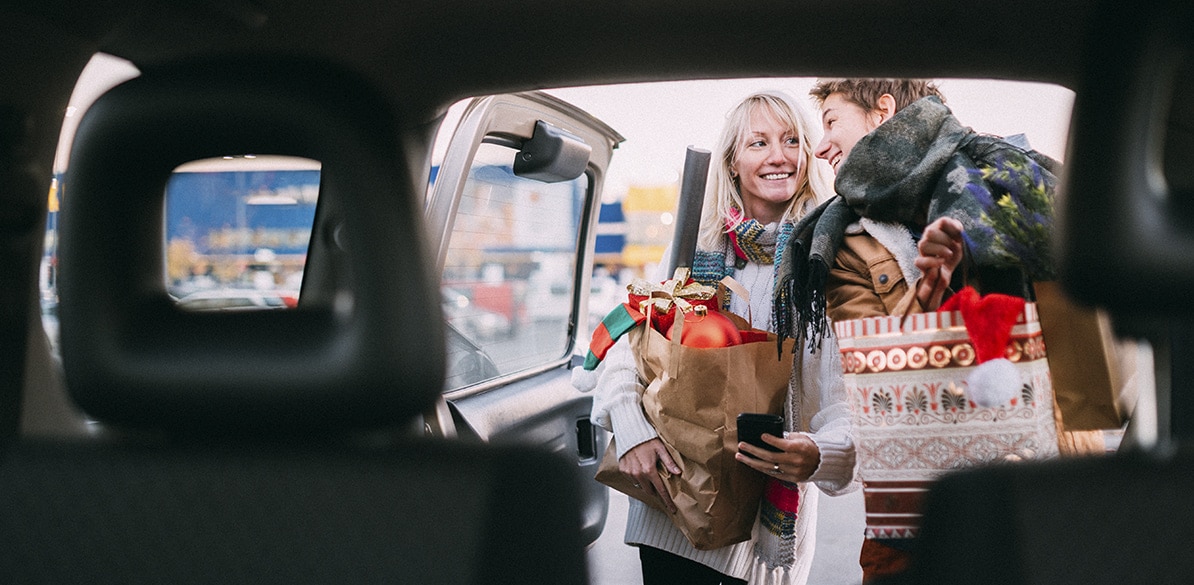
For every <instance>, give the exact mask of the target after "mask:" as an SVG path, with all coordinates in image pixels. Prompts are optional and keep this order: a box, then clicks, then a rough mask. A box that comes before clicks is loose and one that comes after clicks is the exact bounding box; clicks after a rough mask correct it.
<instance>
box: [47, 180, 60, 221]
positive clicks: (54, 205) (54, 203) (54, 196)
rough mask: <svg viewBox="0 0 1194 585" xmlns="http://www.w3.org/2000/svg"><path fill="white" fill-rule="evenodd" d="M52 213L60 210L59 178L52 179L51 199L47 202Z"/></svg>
mask: <svg viewBox="0 0 1194 585" xmlns="http://www.w3.org/2000/svg"><path fill="white" fill-rule="evenodd" d="M47 205H49V207H50V213H57V212H58V179H50V200H49V201H48V202H47Z"/></svg>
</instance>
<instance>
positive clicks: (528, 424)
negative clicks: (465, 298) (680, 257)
mask: <svg viewBox="0 0 1194 585" xmlns="http://www.w3.org/2000/svg"><path fill="white" fill-rule="evenodd" d="M539 121H542V122H546V123H547V124H549V125H551V126H554V127H556V128H559V129H562V130H564V131H566V132H568V133H570V134H572V135H574V136H576V137H579V138H580V139H581V140H583V141H584V142H585V143H586V144H587V145H588V146H589V147H590V148H591V149H592V150H591V153H590V156H589V161H588V164H587V166H586V168H585V171H584V175H585V176H587V177H588V180H589V192H588V194H587V197H586V200H585V205H584V209H583V211H582V214H581V220H580V226H579V227H580V233H579V237H578V241H577V250H576V252H577V261H576V265H575V274H573V280H574V283H573V284H574V289H573V290H574V292H573V296H572V299H571V317H570V321H569V330H570V331H569V339H570V341H569V346H568V350H567V351H566V352H564V353H563V354H562V355H561V356H560V357H559V358H558V359H555V360H551V361H548V362H545V363H543V364H540V365H538V366H534V367H530V368H527V369H524V370H521V371H517V372H513V373H509V374H506V375H502V376H499V377H496V378H494V379H491V380H486V381H484V382H480V383H477V384H473V385H470V386H466V387H463V388H458V389H448V390H446V391H445V392H444V394H443V401H441V403H440V404H439V405H438V406H437V408H436V412H435V413H429V416H427V417H425V429H426V430H427V431H429V432H431V433H432V434H436V433H442V434H444V435H448V436H451V435H458V436H463V437H466V438H475V439H480V440H484V441H491V442H518V443H528V442H529V443H531V444H535V445H537V446H541V447H544V448H547V449H548V450H550V451H553V452H556V453H559V454H560V455H561V456H563V457H566V458H568V459H570V460H575V462H576V464H577V470H578V473H580V474H581V475H583V476H584V481H583V484H582V485H583V486H584V492H585V506H584V510H583V531H584V537H585V541H586V542H593V541H595V540H596V539H597V537H598V536H600V534H601V531H602V529H603V528H604V524H605V517H606V514H607V512H608V508H609V500H608V490H607V488H605V486H603V485H601V484H599V483H597V482H596V481H593V480H592V477H593V475H594V474H595V473H596V471H597V466H598V465H599V464H600V460H601V455H602V453H603V452H604V450H605V445H606V443H607V442H608V434H607V433H606V432H605V430H604V429H602V428H600V427H598V426H595V425H593V424H592V423H591V422H590V421H589V413H590V411H591V409H592V400H593V399H592V396H591V395H589V394H585V393H581V392H579V391H578V390H576V389H575V388H573V387H572V385H571V370H570V367H569V366H571V365H573V364H574V363H576V362H577V360H576V359H575V358H574V357H573V354H574V353H575V352H576V346H577V339H578V336H583V335H586V334H587V333H588V332H587V331H586V328H587V326H588V324H587V319H585V318H584V317H583V316H584V315H587V310H588V291H589V286H590V278H591V273H592V269H593V264H594V245H595V242H596V231H597V230H596V226H597V218H598V211H599V208H600V205H601V194H602V188H603V185H604V179H605V175H606V170H607V169H608V167H609V163H610V159H611V157H612V155H613V150H614V149H616V148H617V146H618V144H620V143H621V142H622V141H623V140H624V138H623V137H622V136H621V135H620V134H618V133H617V131H615V130H614V129H613V128H611V127H610V126H608V125H607V124H605V123H604V122H602V121H601V120H598V119H597V118H595V117H593V116H592V115H590V114H588V113H586V112H584V111H583V110H581V109H579V108H577V107H575V106H573V105H571V104H569V103H567V102H565V101H563V100H561V99H559V98H557V97H555V96H552V95H550V94H547V93H544V92H539V91H532V92H523V93H517V94H505V95H493V96H484V97H480V98H476V99H474V100H473V101H472V102H471V103H470V104H469V105H468V107H467V108H466V109H465V111H464V113H463V115H462V116H461V118H460V122H459V123H458V125H457V127H456V130H455V132H454V134H453V137H452V139H451V141H450V142H449V146H448V148H447V150H446V151H445V154H444V158H443V162H442V163H441V165H440V167H439V169H438V172H437V174H436V179H435V184H434V186H433V188H431V189H430V192H429V195H428V200H427V206H426V214H425V220H426V225H427V229H428V230H429V241H430V242H431V250H432V251H433V253H434V254H435V264H434V266H435V269H436V270H437V271H438V273H439V274H441V275H442V274H443V270H444V263H445V259H446V256H447V252H448V246H449V243H450V241H451V238H452V234H453V228H454V226H455V220H456V214H457V211H458V209H459V206H460V201H461V198H462V196H463V193H464V188H465V183H466V181H467V179H468V172H469V170H470V168H471V167H472V163H473V160H474V158H475V156H476V154H477V150H478V148H480V145H481V144H482V142H485V141H494V140H495V139H497V141H498V142H502V143H506V144H510V143H511V142H513V143H518V142H519V141H526V140H530V139H531V137H532V136H533V133H534V129H535V126H536V122H539ZM581 339H583V337H581ZM549 405H550V406H549ZM548 406H549V407H548ZM545 407H548V408H545Z"/></svg>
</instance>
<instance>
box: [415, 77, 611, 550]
mask: <svg viewBox="0 0 1194 585" xmlns="http://www.w3.org/2000/svg"><path fill="white" fill-rule="evenodd" d="M622 140H623V138H622V137H621V136H620V135H619V134H618V133H617V132H616V131H614V130H613V129H612V128H610V127H609V126H607V125H606V124H604V123H603V122H601V121H600V120H597V119H596V118H594V117H592V116H591V115H589V114H587V113H585V112H583V111H581V110H579V109H577V108H576V107H574V106H572V105H570V104H568V103H566V102H563V101H561V100H559V99H557V98H555V97H553V96H551V95H548V94H545V93H542V92H530V93H520V94H512V95H498V96H487V97H482V98H477V99H475V100H473V101H472V102H471V103H470V104H469V106H468V107H467V109H466V110H465V112H464V114H463V116H462V118H461V120H460V123H459V125H458V127H457V129H456V132H455V134H454V136H453V138H452V139H451V142H450V144H449V146H448V148H447V150H446V152H445V155H444V159H443V162H442V164H441V165H440V166H439V167H438V168H433V169H432V173H431V178H432V183H433V186H432V188H431V191H430V195H429V198H428V201H427V208H426V214H427V225H428V229H429V230H430V232H431V233H430V241H431V243H432V250H433V251H434V252H435V253H436V258H437V266H438V267H439V270H440V273H441V295H442V302H443V309H444V316H445V320H446V322H447V327H446V339H447V376H446V381H445V385H444V394H443V398H444V400H443V401H441V403H440V408H438V409H437V412H436V413H433V414H432V415H430V416H428V417H426V428H427V430H428V432H430V433H434V434H443V435H446V436H452V435H453V434H455V435H456V436H459V437H462V438H476V439H479V440H484V441H489V442H519V443H531V444H535V445H540V446H543V447H545V448H547V449H549V450H551V451H553V452H556V453H559V454H561V455H562V456H565V457H567V458H569V459H574V460H575V461H576V464H577V469H578V473H580V474H582V475H583V476H584V478H585V479H586V480H588V481H585V482H584V486H585V489H586V504H585V509H584V530H585V538H586V539H587V542H592V541H594V540H596V538H597V537H598V536H599V535H600V534H601V530H602V528H603V527H604V524H605V516H606V511H607V508H608V495H607V491H606V488H605V487H604V486H602V485H600V484H598V483H597V482H595V481H591V479H592V477H593V475H594V473H596V470H597V465H598V463H599V462H600V455H601V453H602V452H603V451H604V447H605V443H606V440H607V437H606V435H605V432H604V431H603V430H602V429H601V428H599V427H594V426H593V425H592V424H591V423H590V422H589V411H590V410H591V407H592V396H591V395H587V394H582V393H580V392H578V391H577V390H575V389H574V388H573V387H572V385H571V384H570V365H571V364H572V362H573V359H572V356H573V353H574V346H575V344H576V340H577V336H578V333H580V334H581V335H584V334H587V332H584V331H581V330H579V329H578V328H580V327H584V324H585V323H586V322H587V321H586V320H585V319H582V316H583V315H586V314H587V312H586V311H587V304H588V298H587V297H588V294H587V293H588V290H589V278H590V274H591V272H592V268H593V243H594V241H595V237H596V235H595V227H596V224H597V215H598V214H597V210H598V209H599V206H600V203H601V187H602V182H603V179H604V176H605V171H606V168H607V166H608V165H609V162H610V157H611V155H612V154H613V150H614V149H615V148H616V147H617V145H618V144H619V143H620V142H622Z"/></svg>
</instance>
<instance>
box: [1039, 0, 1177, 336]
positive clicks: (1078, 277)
mask: <svg viewBox="0 0 1194 585" xmlns="http://www.w3.org/2000/svg"><path fill="white" fill-rule="evenodd" d="M1101 8H1102V9H1101V10H1100V12H1099V13H1098V18H1097V19H1096V20H1095V21H1094V28H1093V29H1092V31H1091V34H1090V35H1088V38H1089V39H1091V40H1090V46H1089V47H1088V50H1087V51H1086V52H1085V60H1086V66H1085V67H1084V69H1083V75H1082V78H1081V80H1080V85H1079V87H1078V88H1077V90H1078V91H1077V95H1076V97H1075V101H1074V115H1073V123H1072V124H1073V125H1072V129H1071V141H1070V142H1071V145H1070V152H1069V155H1068V156H1067V167H1068V168H1067V169H1066V172H1067V174H1068V181H1067V182H1068V185H1067V187H1066V188H1065V189H1064V190H1063V191H1062V193H1061V194H1060V196H1059V203H1060V205H1059V215H1058V220H1059V221H1058V226H1059V228H1060V230H1059V233H1058V238H1057V254H1058V257H1059V260H1060V262H1061V265H1060V268H1061V275H1060V277H1061V281H1062V284H1063V285H1064V286H1065V288H1066V289H1067V291H1068V292H1070V294H1071V295H1072V296H1073V297H1074V298H1075V299H1077V300H1078V301H1081V302H1083V303H1086V304H1091V305H1097V306H1101V307H1106V308H1107V309H1109V310H1110V311H1111V313H1112V315H1113V316H1114V317H1115V318H1116V325H1117V327H1120V328H1123V329H1125V330H1127V331H1131V330H1132V329H1137V328H1140V327H1141V326H1142V324H1143V323H1144V322H1145V321H1147V320H1156V319H1158V318H1159V319H1160V322H1161V323H1164V322H1167V321H1168V320H1170V319H1171V318H1174V317H1177V316H1182V317H1184V318H1189V317H1190V316H1191V315H1192V314H1194V313H1191V305H1190V302H1189V291H1190V289H1191V288H1192V287H1194V205H1191V201H1192V200H1194V199H1192V195H1194V174H1192V173H1191V172H1190V170H1189V169H1191V168H1194V164H1191V163H1192V162H1194V132H1192V131H1191V128H1192V127H1194V122H1192V121H1194V104H1192V103H1191V102H1190V100H1189V99H1187V98H1188V95H1189V91H1190V90H1191V89H1194V40H1192V39H1194V37H1192V36H1191V35H1190V33H1189V31H1190V28H1191V27H1192V26H1194V5H1191V4H1190V3H1189V2H1185V1H1183V0H1165V1H1163V2H1153V3H1149V4H1147V5H1142V6H1140V7H1139V9H1138V10H1137V9H1136V8H1137V7H1135V6H1127V5H1124V4H1123V3H1118V2H1103V3H1101Z"/></svg>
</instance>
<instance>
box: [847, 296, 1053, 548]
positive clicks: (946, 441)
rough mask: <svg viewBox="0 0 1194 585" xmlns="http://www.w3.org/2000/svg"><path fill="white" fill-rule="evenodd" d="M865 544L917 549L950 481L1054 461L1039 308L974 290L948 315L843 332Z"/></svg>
mask: <svg viewBox="0 0 1194 585" xmlns="http://www.w3.org/2000/svg"><path fill="white" fill-rule="evenodd" d="M834 327H835V331H836V333H837V336H838V346H839V349H840V351H841V355H842V364H843V368H844V372H845V386H846V392H847V394H848V396H849V402H850V407H851V409H852V410H853V414H854V421H855V427H854V432H855V435H854V440H855V445H856V448H857V449H858V464H859V467H858V475H859V478H860V479H861V480H862V485H863V496H864V500H865V507H866V537H867V538H911V537H913V536H915V535H916V532H917V530H918V527H919V524H920V516H921V503H922V500H923V497H924V495H925V492H926V491H927V490H928V487H929V485H930V484H931V483H932V482H933V481H934V480H935V479H937V478H938V477H940V476H941V475H942V474H944V473H947V472H950V471H954V470H958V469H963V468H967V467H972V466H976V465H984V464H996V463H1001V462H1008V461H1018V460H1022V459H1039V458H1047V457H1053V456H1056V455H1057V430H1056V426H1055V423H1054V418H1053V416H1054V413H1053V404H1054V403H1053V400H1054V398H1053V389H1052V382H1051V380H1050V375H1049V364H1048V362H1047V360H1046V357H1045V345H1044V341H1043V338H1042V335H1041V328H1040V322H1039V320H1038V316H1037V312H1036V305H1035V304H1034V303H1026V302H1024V300H1023V299H1021V298H1019V297H1011V296H1007V295H988V296H986V297H982V298H981V299H980V298H979V297H978V294H977V293H975V292H974V289H972V288H969V287H967V288H966V289H963V290H962V291H959V292H958V293H957V294H955V295H954V296H953V297H952V298H951V299H950V302H949V303H947V304H946V305H945V306H943V307H942V310H941V311H939V312H934V313H922V314H913V315H907V316H903V317H899V316H885V317H871V318H866V319H854V320H849V321H841V322H838V323H835V324H834Z"/></svg>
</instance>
